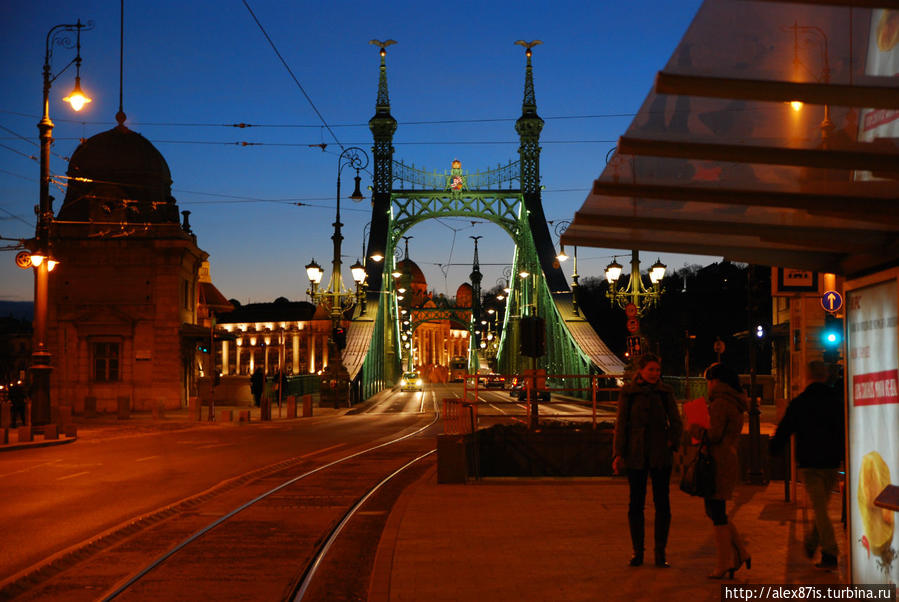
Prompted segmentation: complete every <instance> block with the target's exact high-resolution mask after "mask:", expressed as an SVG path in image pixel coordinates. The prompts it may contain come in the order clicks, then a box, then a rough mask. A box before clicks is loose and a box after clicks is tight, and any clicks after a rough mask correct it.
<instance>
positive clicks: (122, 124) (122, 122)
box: [115, 109, 128, 128]
mask: <svg viewBox="0 0 899 602" xmlns="http://www.w3.org/2000/svg"><path fill="white" fill-rule="evenodd" d="M126 119H128V116H127V115H125V112H124V111H122V110H121V109H120V110H119V112H118V113H116V114H115V120H116V121H117V122H118V123H119V125H118V126H116V127H120V128H125V127H126V126H125V120H126Z"/></svg>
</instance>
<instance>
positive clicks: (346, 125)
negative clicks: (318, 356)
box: [0, 107, 769, 129]
mask: <svg viewBox="0 0 899 602" xmlns="http://www.w3.org/2000/svg"><path fill="white" fill-rule="evenodd" d="M761 110H769V109H768V108H767V107H749V108H738V109H721V112H725V113H727V112H737V111H740V112H746V111H761ZM680 112H688V111H686V110H684V111H679V110H676V109H674V110H671V111H647V112H646V113H644V114H645V115H652V114H657V113H658V114H661V113H664V114H666V115H667V114H673V113H680ZM0 113H5V114H8V115H16V116H18V117H28V118H32V119H40V115H32V114H29V113H20V112H18V111H8V110H5V109H0ZM638 114H639V113H594V114H587V115H550V116H542V119H543V120H544V121H556V120H574V119H624V118H627V117H636V116H637V115H638ZM55 121H59V122H65V123H77V124H81V125H114V124H112V122H109V121H82V120H80V119H66V118H58V119H56V120H55ZM515 121H517V118H515V117H484V118H475V119H421V120H416V121H403V122H402V125H403V126H404V127H405V126H412V125H458V124H465V123H474V124H477V123H510V122H515ZM132 124H133V125H136V126H148V127H203V128H219V127H223V128H238V129H247V128H295V129H313V128H315V129H317V128H321V127H322V126H321V125H320V124H312V123H246V122H242V121H235V122H232V123H204V122H176V121H143V122H141V121H135V122H132ZM325 127H328V128H329V129H332V128H333V129H337V128H355V127H364V128H367V127H368V122H364V123H363V122H359V123H335V124H330V125H328V124H326V126H325Z"/></svg>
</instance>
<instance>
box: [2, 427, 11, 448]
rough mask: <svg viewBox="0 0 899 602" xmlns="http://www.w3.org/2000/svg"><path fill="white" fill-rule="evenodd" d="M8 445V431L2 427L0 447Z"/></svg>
mask: <svg viewBox="0 0 899 602" xmlns="http://www.w3.org/2000/svg"><path fill="white" fill-rule="evenodd" d="M7 443H9V429H8V428H6V427H3V428H2V429H0V445H6V444H7Z"/></svg>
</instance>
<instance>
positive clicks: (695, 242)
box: [562, 0, 899, 275]
mask: <svg viewBox="0 0 899 602" xmlns="http://www.w3.org/2000/svg"><path fill="white" fill-rule="evenodd" d="M872 5H873V6H874V8H872ZM897 75H899V2H896V1H892V0H876V1H852V0H844V1H842V2H837V1H836V0H831V1H826V0H819V1H815V0H805V1H804V2H792V3H786V2H777V1H772V0H706V2H704V3H703V5H702V6H701V7H700V9H699V11H698V13H697V15H696V17H695V18H694V20H693V22H692V24H691V25H690V28H689V29H688V30H687V32H686V34H685V35H684V37H683V39H682V40H681V42H680V44H679V45H678V47H677V48H676V49H675V51H674V53H673V55H672V57H671V59H670V60H669V61H668V64H667V65H666V66H665V68H664V69H663V70H662V71H661V72H660V73H659V74H658V76H657V78H656V82H655V86H654V88H653V90H652V91H650V93H649V95H648V96H647V98H646V101H645V102H644V103H643V106H642V107H641V108H640V110H639V112H638V114H637V115H636V117H635V118H634V120H633V121H632V123H631V124H630V127H629V128H628V130H627V132H626V133H625V134H624V135H623V136H621V138H620V139H619V143H618V146H617V149H616V151H615V153H614V154H613V155H612V156H611V158H610V159H609V160H608V162H607V164H606V166H605V169H604V170H603V171H602V173H601V175H600V176H599V178H598V179H597V180H596V181H595V182H594V184H593V188H592V190H591V192H590V194H589V195H588V196H587V198H586V200H585V201H584V204H583V206H582V207H581V209H580V210H579V211H578V212H577V213H576V214H575V216H574V219H573V220H572V223H571V225H570V226H569V227H568V229H567V231H566V232H565V233H564V234H563V235H562V243H563V244H570V245H584V246H594V247H604V248H615V249H619V248H620V249H632V248H639V249H647V250H655V251H667V252H678V253H689V254H703V255H721V256H724V257H725V258H727V259H730V260H733V261H741V262H747V263H755V264H764V265H777V266H783V267H791V268H797V269H810V270H816V271H824V272H833V273H839V274H846V275H852V274H859V273H863V272H867V271H871V270H875V269H879V268H882V267H887V266H890V265H896V264H897V263H899V144H897V143H899V78H897Z"/></svg>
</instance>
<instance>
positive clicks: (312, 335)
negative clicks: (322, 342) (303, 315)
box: [309, 332, 318, 374]
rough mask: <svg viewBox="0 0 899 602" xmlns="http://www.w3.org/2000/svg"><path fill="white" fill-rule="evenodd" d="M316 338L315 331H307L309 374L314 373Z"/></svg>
mask: <svg viewBox="0 0 899 602" xmlns="http://www.w3.org/2000/svg"><path fill="white" fill-rule="evenodd" d="M317 338H318V337H317V336H316V335H315V333H313V332H310V333H309V374H315V343H316V342H317V341H316V339H317Z"/></svg>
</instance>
